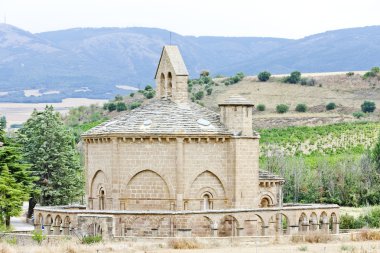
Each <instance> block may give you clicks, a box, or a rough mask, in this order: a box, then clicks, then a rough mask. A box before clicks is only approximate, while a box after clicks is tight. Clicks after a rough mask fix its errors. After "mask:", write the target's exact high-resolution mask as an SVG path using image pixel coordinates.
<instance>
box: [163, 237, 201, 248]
mask: <svg viewBox="0 0 380 253" xmlns="http://www.w3.org/2000/svg"><path fill="white" fill-rule="evenodd" d="M168 245H169V247H170V248H172V249H200V248H201V246H202V245H201V244H200V243H199V242H198V241H197V240H196V239H193V238H191V239H187V238H180V239H171V240H170V241H169V243H168Z"/></svg>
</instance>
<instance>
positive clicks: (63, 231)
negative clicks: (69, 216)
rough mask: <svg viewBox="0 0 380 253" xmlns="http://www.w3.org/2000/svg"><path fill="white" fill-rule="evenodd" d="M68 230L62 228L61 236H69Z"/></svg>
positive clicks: (67, 228)
mask: <svg viewBox="0 0 380 253" xmlns="http://www.w3.org/2000/svg"><path fill="white" fill-rule="evenodd" d="M69 232H70V228H69V227H62V234H63V235H69Z"/></svg>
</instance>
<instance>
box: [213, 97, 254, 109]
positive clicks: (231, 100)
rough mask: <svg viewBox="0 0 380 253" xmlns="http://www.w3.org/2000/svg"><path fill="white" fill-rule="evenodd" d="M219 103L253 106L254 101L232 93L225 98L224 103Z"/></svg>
mask: <svg viewBox="0 0 380 253" xmlns="http://www.w3.org/2000/svg"><path fill="white" fill-rule="evenodd" d="M219 105H248V106H253V104H252V102H251V101H249V100H248V99H246V98H244V97H242V96H239V95H232V96H230V97H229V98H227V99H226V100H224V102H223V103H220V104H219Z"/></svg>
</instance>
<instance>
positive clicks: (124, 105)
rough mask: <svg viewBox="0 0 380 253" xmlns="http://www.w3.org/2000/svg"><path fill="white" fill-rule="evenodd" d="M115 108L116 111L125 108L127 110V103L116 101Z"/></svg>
mask: <svg viewBox="0 0 380 253" xmlns="http://www.w3.org/2000/svg"><path fill="white" fill-rule="evenodd" d="M116 110H117V111H118V112H122V111H125V110H127V105H126V104H125V103H124V102H121V101H119V102H117V103H116Z"/></svg>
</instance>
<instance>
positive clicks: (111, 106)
mask: <svg viewBox="0 0 380 253" xmlns="http://www.w3.org/2000/svg"><path fill="white" fill-rule="evenodd" d="M107 109H108V111H109V112H112V111H115V110H116V104H115V103H114V102H110V103H107Z"/></svg>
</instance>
